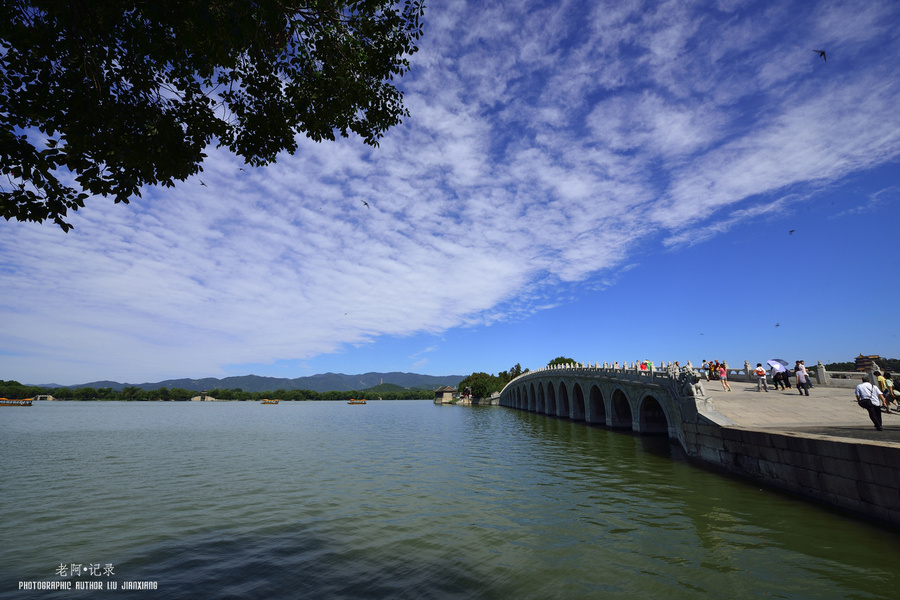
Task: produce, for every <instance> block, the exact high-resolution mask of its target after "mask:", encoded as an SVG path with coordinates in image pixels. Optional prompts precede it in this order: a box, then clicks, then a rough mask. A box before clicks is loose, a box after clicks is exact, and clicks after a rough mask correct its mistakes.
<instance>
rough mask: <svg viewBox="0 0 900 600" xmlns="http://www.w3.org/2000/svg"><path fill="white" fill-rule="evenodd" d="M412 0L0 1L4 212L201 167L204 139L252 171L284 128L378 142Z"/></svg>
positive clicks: (54, 214) (33, 213)
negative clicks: (227, 150)
mask: <svg viewBox="0 0 900 600" xmlns="http://www.w3.org/2000/svg"><path fill="white" fill-rule="evenodd" d="M423 10H424V0H403V2H402V3H401V4H399V5H398V4H396V3H395V2H394V1H393V0H278V1H276V0H251V1H242V0H156V1H154V2H139V1H135V0H131V1H129V0H122V1H119V0H92V1H91V2H84V1H80V0H75V1H73V2H58V1H55V0H22V1H20V2H3V3H0V22H2V23H3V27H2V29H0V215H2V216H3V217H4V218H6V219H7V220H9V219H17V220H19V221H38V222H42V221H44V220H45V219H51V220H52V221H53V222H55V223H56V224H57V225H59V226H60V227H61V228H62V229H63V230H64V231H68V230H69V229H70V228H71V225H70V224H69V223H67V222H66V221H65V217H66V214H67V211H69V210H73V211H75V210H78V209H79V208H80V207H83V206H84V201H85V199H86V198H88V197H89V196H90V195H101V196H106V197H112V198H113V199H114V200H115V202H124V203H127V202H128V201H129V199H130V198H133V197H134V196H139V195H140V190H141V187H142V186H144V185H157V184H159V185H164V186H167V187H172V186H173V185H174V184H175V181H184V180H185V179H186V178H187V177H190V176H191V175H195V174H197V173H198V172H200V171H202V167H201V164H202V162H203V159H204V158H205V157H206V154H204V150H205V149H206V147H207V146H208V145H209V144H210V143H212V142H215V143H217V144H218V145H220V146H226V147H227V148H229V149H230V150H232V151H233V152H234V153H235V154H237V155H238V156H240V157H242V158H243V159H244V160H245V162H246V163H247V164H249V165H252V166H262V165H266V164H268V163H270V162H273V161H274V160H275V158H276V155H277V154H278V153H279V152H283V151H287V152H289V153H293V152H294V151H295V150H296V148H297V142H296V136H297V135H298V134H303V135H306V136H307V137H309V138H311V139H313V140H315V141H322V140H334V139H335V133H336V132H337V133H340V135H341V136H344V137H348V136H349V134H350V132H353V133H356V134H358V135H359V136H360V137H361V138H362V141H363V142H364V143H366V144H369V145H373V146H377V145H378V140H379V139H380V138H381V136H382V135H383V134H384V132H385V131H386V130H387V129H388V128H390V127H392V126H394V125H396V124H397V123H399V122H400V121H401V120H402V118H403V117H405V116H408V114H409V113H408V111H407V110H406V108H405V107H404V106H403V102H402V100H403V94H402V93H401V92H400V91H399V90H398V89H396V88H395V87H394V86H393V84H392V83H391V82H392V80H393V78H394V77H395V76H402V75H403V74H404V73H405V72H406V71H407V70H408V69H409V62H408V57H409V56H410V55H411V54H413V53H415V52H416V51H417V50H418V48H417V47H416V45H415V44H416V40H418V38H419V36H420V35H421V32H422V28H421V24H420V17H421V15H422V13H423Z"/></svg>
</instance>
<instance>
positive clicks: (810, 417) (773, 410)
mask: <svg viewBox="0 0 900 600" xmlns="http://www.w3.org/2000/svg"><path fill="white" fill-rule="evenodd" d="M729 383H730V384H731V388H732V389H733V390H734V391H733V392H725V391H723V390H722V384H721V382H719V381H709V382H707V381H703V388H704V390H706V394H707V396H709V397H710V398H711V399H712V402H713V405H714V407H715V411H716V412H718V413H720V414H721V415H723V416H725V417H727V418H729V419H731V420H732V421H734V422H735V424H736V426H738V427H746V428H748V429H777V430H785V431H793V432H796V433H803V434H810V435H827V436H834V437H847V438H854V439H865V440H871V441H881V442H886V443H891V444H894V443H896V444H898V445H900V413H897V412H891V413H890V414H882V421H883V425H884V430H883V431H876V430H875V427H874V426H873V425H872V421H871V420H870V419H869V414H868V413H867V412H866V410H865V409H863V408H860V407H859V405H857V404H856V399H855V397H854V395H853V388H834V387H824V386H815V387H813V388H812V389H811V390H810V391H809V397H806V396H801V395H800V394H799V393H798V392H797V390H796V388H793V389H788V390H785V391H781V390H778V391H775V390H773V389H772V386H769V392H768V393H766V392H757V391H756V383H745V382H741V381H730V382H729Z"/></svg>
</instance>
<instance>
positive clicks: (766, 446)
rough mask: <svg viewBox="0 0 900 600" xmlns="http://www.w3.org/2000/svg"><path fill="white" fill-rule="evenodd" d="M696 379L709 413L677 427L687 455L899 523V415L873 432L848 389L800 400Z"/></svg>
mask: <svg viewBox="0 0 900 600" xmlns="http://www.w3.org/2000/svg"><path fill="white" fill-rule="evenodd" d="M704 384H705V388H706V391H707V398H708V399H709V403H710V404H711V406H710V408H711V410H704V411H699V412H698V417H699V418H698V419H697V422H696V423H683V424H682V431H683V438H684V439H683V441H682V445H683V446H684V447H685V450H686V451H688V453H689V454H690V455H691V457H692V458H693V459H695V460H698V461H700V462H703V463H705V464H707V465H710V466H713V467H715V468H718V469H722V470H725V471H727V472H729V473H732V474H735V475H740V476H742V477H749V478H751V479H753V480H754V481H758V482H760V483H762V484H765V485H768V486H771V487H774V488H778V489H781V490H784V491H787V492H791V493H794V494H798V495H800V496H803V497H806V498H810V499H813V500H816V501H819V502H823V503H825V504H828V505H831V506H834V507H837V508H841V509H844V510H848V511H851V512H853V513H856V514H859V515H863V516H866V517H868V518H872V519H876V520H878V521H882V522H885V523H890V524H891V525H892V526H894V527H900V413H896V412H895V413H891V414H884V415H883V422H884V430H883V431H876V430H875V428H874V426H873V425H872V422H871V421H870V420H869V416H868V413H867V412H866V411H865V410H864V409H862V408H860V407H859V406H858V405H857V404H856V401H855V398H854V396H853V390H851V389H847V388H835V387H827V388H826V387H824V386H815V387H813V389H812V390H810V395H809V397H807V396H800V395H799V394H798V393H797V391H796V390H794V389H791V390H786V391H774V390H773V391H770V392H757V391H756V384H750V383H739V382H732V383H731V387H732V388H733V389H734V392H725V391H722V390H721V389H716V388H715V386H719V388H721V384H720V383H719V382H717V381H713V382H709V383H706V382H704Z"/></svg>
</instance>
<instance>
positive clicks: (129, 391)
mask: <svg viewBox="0 0 900 600" xmlns="http://www.w3.org/2000/svg"><path fill="white" fill-rule="evenodd" d="M143 392H144V390H142V389H141V388H139V387H137V386H134V385H127V386H125V387H124V388H122V399H123V400H141V396H142V394H143Z"/></svg>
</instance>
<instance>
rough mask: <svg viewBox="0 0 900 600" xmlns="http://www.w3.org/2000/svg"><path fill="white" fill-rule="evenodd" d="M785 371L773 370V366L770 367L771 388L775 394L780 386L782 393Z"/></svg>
mask: <svg viewBox="0 0 900 600" xmlns="http://www.w3.org/2000/svg"><path fill="white" fill-rule="evenodd" d="M786 372H787V371H779V370H778V369H776V368H775V365H772V388H773V389H774V390H775V391H776V392H777V391H778V386H781V390H782V391H784V374H785V373H786Z"/></svg>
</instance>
